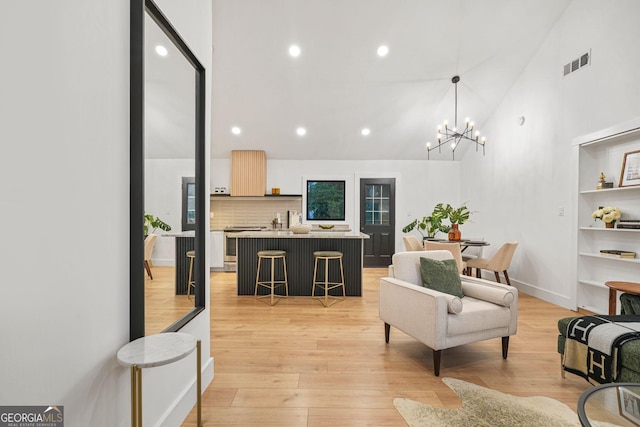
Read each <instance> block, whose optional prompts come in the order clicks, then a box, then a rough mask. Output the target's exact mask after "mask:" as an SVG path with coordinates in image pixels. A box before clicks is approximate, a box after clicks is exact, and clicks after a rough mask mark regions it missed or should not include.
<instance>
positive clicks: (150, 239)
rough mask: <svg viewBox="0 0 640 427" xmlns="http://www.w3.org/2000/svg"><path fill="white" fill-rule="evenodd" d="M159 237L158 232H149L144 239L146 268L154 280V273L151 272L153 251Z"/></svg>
mask: <svg viewBox="0 0 640 427" xmlns="http://www.w3.org/2000/svg"><path fill="white" fill-rule="evenodd" d="M157 238H158V236H157V235H156V234H149V235H148V236H147V237H145V239H144V268H145V270H147V274H148V275H149V278H150V279H151V280H153V275H152V274H151V253H152V252H153V247H154V246H155V245H156V239H157Z"/></svg>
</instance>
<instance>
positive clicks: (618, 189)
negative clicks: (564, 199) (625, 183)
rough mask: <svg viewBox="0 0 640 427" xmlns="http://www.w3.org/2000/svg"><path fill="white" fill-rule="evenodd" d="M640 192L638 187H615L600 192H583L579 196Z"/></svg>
mask: <svg viewBox="0 0 640 427" xmlns="http://www.w3.org/2000/svg"><path fill="white" fill-rule="evenodd" d="M638 190H640V186H635V187H616V188H603V189H602V190H583V191H581V192H580V194H596V193H597V194H604V193H611V192H617V191H638Z"/></svg>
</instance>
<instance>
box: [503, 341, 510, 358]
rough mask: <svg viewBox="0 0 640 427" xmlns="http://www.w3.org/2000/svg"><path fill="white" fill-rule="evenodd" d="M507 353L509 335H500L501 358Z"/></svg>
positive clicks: (505, 356)
mask: <svg viewBox="0 0 640 427" xmlns="http://www.w3.org/2000/svg"><path fill="white" fill-rule="evenodd" d="M507 353H509V337H502V358H503V359H506V358H507Z"/></svg>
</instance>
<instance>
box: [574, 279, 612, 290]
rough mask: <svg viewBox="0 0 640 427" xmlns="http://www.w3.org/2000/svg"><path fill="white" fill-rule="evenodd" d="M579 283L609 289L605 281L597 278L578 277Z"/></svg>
mask: <svg viewBox="0 0 640 427" xmlns="http://www.w3.org/2000/svg"><path fill="white" fill-rule="evenodd" d="M578 283H581V284H583V285H587V286H595V287H596V288H602V289H609V288H608V287H607V286H606V285H605V284H604V282H597V281H595V280H586V279H578Z"/></svg>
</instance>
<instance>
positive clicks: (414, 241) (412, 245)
mask: <svg viewBox="0 0 640 427" xmlns="http://www.w3.org/2000/svg"><path fill="white" fill-rule="evenodd" d="M402 241H403V242H404V247H405V248H406V250H407V251H408V252H412V251H424V246H422V242H420V240H418V238H417V237H416V236H404V237H402Z"/></svg>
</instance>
